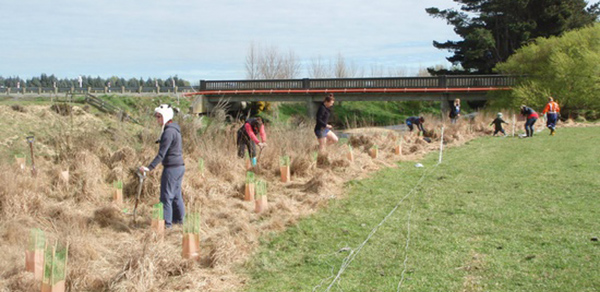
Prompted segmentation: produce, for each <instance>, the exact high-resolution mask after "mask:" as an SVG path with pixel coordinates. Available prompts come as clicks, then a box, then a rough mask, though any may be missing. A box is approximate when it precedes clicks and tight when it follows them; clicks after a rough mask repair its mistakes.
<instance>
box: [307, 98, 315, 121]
mask: <svg viewBox="0 0 600 292" xmlns="http://www.w3.org/2000/svg"><path fill="white" fill-rule="evenodd" d="M317 109H318V104H317V103H316V102H314V101H313V99H312V96H310V97H308V98H307V99H306V114H307V115H308V118H314V117H316V116H317Z"/></svg>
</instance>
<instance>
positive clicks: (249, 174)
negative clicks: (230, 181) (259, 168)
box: [246, 171, 256, 184]
mask: <svg viewBox="0 0 600 292" xmlns="http://www.w3.org/2000/svg"><path fill="white" fill-rule="evenodd" d="M255 179H256V178H255V175H254V172H252V171H248V172H246V183H247V184H251V183H254V180H255Z"/></svg>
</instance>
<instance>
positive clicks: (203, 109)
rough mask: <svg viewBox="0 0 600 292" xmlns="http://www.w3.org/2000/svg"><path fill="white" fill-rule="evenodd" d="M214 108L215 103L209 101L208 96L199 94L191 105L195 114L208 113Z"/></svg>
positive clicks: (191, 109)
mask: <svg viewBox="0 0 600 292" xmlns="http://www.w3.org/2000/svg"><path fill="white" fill-rule="evenodd" d="M213 108H214V105H213V104H211V103H210V102H209V101H208V99H207V98H206V96H204V95H197V96H196V98H195V99H194V101H193V102H192V105H191V107H190V112H191V113H192V114H195V115H197V114H206V113H208V112H210V111H211V110H212V109H213Z"/></svg>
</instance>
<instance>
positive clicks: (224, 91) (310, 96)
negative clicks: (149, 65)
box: [183, 75, 517, 115]
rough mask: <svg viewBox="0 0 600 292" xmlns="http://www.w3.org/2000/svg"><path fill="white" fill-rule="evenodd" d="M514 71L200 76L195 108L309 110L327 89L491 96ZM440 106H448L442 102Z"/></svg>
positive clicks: (368, 95) (395, 96)
mask: <svg viewBox="0 0 600 292" xmlns="http://www.w3.org/2000/svg"><path fill="white" fill-rule="evenodd" d="M516 81H517V77H516V76H510V75H445V76H435V77H386V78H327V79H309V78H304V79H269V80H211V81H206V80H201V81H200V86H199V89H198V91H197V92H192V93H189V92H188V93H184V94H183V95H185V96H190V97H192V96H195V97H196V99H195V101H194V103H193V106H192V108H193V112H194V113H206V112H210V111H211V110H212V109H213V108H214V106H215V105H216V104H218V103H219V102H223V101H227V102H243V101H245V102H252V101H280V102H306V104H307V108H308V112H309V115H314V113H315V111H316V109H317V106H318V104H319V103H320V102H322V101H323V98H324V97H325V95H326V94H328V93H334V94H335V99H336V101H409V100H423V101H451V100H454V99H456V98H460V99H461V100H487V99H488V98H489V97H488V95H487V93H488V92H492V91H506V90H511V86H513V85H515V84H516ZM441 104H442V110H446V109H447V107H448V106H449V103H448V102H442V103H441Z"/></svg>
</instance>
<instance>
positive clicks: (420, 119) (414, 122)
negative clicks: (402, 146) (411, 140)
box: [406, 117, 425, 134]
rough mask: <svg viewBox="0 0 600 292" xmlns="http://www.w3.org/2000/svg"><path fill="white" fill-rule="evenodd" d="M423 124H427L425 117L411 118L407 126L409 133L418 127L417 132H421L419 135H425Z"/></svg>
mask: <svg viewBox="0 0 600 292" xmlns="http://www.w3.org/2000/svg"><path fill="white" fill-rule="evenodd" d="M423 122H425V118H423V117H409V118H408V119H406V126H408V130H409V132H412V131H413V130H414V126H417V130H419V134H420V133H421V132H423V133H425V129H424V128H423Z"/></svg>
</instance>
